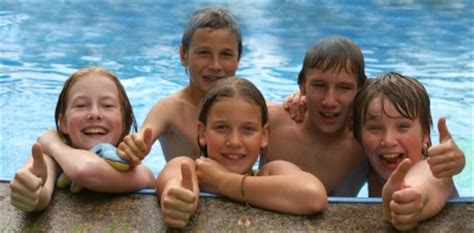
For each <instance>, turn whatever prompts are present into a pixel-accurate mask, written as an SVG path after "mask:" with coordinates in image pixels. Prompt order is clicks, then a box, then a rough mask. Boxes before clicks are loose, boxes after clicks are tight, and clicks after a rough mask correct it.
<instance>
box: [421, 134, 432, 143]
mask: <svg viewBox="0 0 474 233" xmlns="http://www.w3.org/2000/svg"><path fill="white" fill-rule="evenodd" d="M430 142H431V139H430V132H429V131H428V132H425V135H424V136H423V144H424V145H429V144H430Z"/></svg>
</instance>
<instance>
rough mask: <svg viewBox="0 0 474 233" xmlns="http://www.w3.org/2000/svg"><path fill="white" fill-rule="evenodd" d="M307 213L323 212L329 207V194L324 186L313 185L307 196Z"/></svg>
mask: <svg viewBox="0 0 474 233" xmlns="http://www.w3.org/2000/svg"><path fill="white" fill-rule="evenodd" d="M303 200H305V199H303ZM306 200H308V202H307V203H305V208H306V210H305V212H306V213H305V214H308V215H310V214H317V213H321V212H323V211H324V210H326V209H327V208H328V195H327V193H326V189H325V188H324V187H315V186H313V187H312V188H311V190H310V191H309V192H308V195H307V197H306Z"/></svg>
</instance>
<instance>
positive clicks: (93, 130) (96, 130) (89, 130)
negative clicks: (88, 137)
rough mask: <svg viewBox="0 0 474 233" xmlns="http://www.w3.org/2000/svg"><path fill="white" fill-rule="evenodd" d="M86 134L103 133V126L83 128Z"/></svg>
mask: <svg viewBox="0 0 474 233" xmlns="http://www.w3.org/2000/svg"><path fill="white" fill-rule="evenodd" d="M84 133H86V134H105V133H106V131H105V129H103V128H87V129H85V130H84Z"/></svg>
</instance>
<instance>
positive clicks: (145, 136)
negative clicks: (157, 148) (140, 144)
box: [143, 127, 153, 146]
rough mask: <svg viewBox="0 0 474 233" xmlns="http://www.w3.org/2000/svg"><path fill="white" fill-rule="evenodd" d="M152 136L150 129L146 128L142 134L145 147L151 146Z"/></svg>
mask: <svg viewBox="0 0 474 233" xmlns="http://www.w3.org/2000/svg"><path fill="white" fill-rule="evenodd" d="M152 136H153V131H152V129H151V128H150V127H147V128H146V129H145V132H143V141H144V142H145V144H146V145H147V146H150V145H151V144H152V141H151V140H152V138H151V137H152Z"/></svg>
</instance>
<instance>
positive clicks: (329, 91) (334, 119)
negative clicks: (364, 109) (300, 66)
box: [300, 69, 357, 134]
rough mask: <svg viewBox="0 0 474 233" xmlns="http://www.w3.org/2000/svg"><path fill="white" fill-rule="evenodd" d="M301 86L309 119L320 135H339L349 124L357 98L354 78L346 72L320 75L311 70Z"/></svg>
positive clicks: (343, 70)
mask: <svg viewBox="0 0 474 233" xmlns="http://www.w3.org/2000/svg"><path fill="white" fill-rule="evenodd" d="M305 77H306V78H305V80H304V81H303V82H302V83H301V84H300V91H301V93H302V94H303V95H305V96H306V100H307V108H308V113H309V116H310V119H311V120H312V121H313V124H314V126H315V127H316V129H317V130H318V131H320V132H323V133H325V134H337V133H339V132H342V131H343V130H344V129H345V128H346V127H347V125H348V123H349V120H350V112H351V104H352V101H353V100H354V97H355V95H356V94H357V80H356V77H355V75H353V74H349V73H347V71H346V70H345V69H341V70H334V69H333V70H328V71H325V72H323V71H321V70H318V69H310V70H308V71H307V73H306V75H305Z"/></svg>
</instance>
